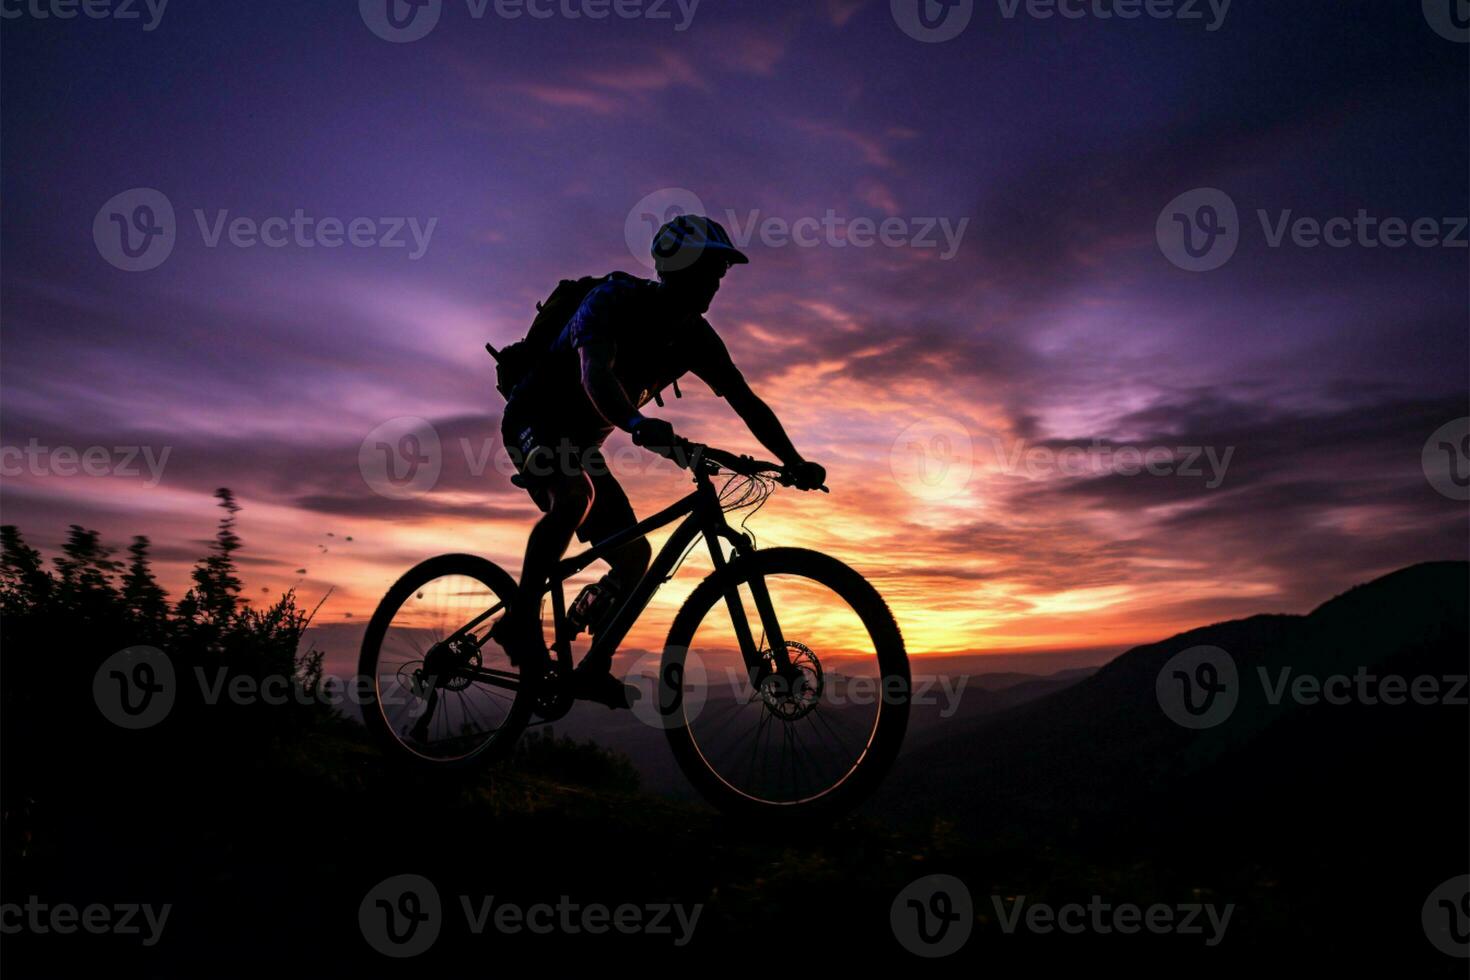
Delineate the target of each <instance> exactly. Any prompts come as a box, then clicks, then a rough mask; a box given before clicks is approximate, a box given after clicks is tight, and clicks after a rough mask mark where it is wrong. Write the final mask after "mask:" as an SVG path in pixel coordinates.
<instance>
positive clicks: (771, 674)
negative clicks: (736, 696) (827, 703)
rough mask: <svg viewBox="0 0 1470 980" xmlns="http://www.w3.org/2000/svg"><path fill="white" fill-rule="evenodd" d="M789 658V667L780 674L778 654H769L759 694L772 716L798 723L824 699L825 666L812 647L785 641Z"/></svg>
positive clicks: (767, 653) (771, 652)
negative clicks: (777, 667) (777, 663)
mask: <svg viewBox="0 0 1470 980" xmlns="http://www.w3.org/2000/svg"><path fill="white" fill-rule="evenodd" d="M786 657H787V660H788V661H789V662H790V667H789V668H788V669H787V670H786V671H785V672H778V671H777V669H776V654H775V652H774V651H770V650H768V651H766V653H765V670H764V671H762V677H761V679H760V685H759V690H758V693H759V695H760V699H761V701H762V702H764V703H765V706H766V709H767V710H768V711H770V712H771V713H772V714H774V715H776V716H777V717H778V718H780V719H782V720H783V721H797V720H798V719H801V718H805V717H806V716H807V715H809V714H811V712H812V711H813V710H815V709H816V707H817V705H818V704H819V703H820V702H821V700H822V688H823V685H824V680H823V677H822V664H821V662H820V661H819V660H818V659H817V655H816V653H814V652H813V651H812V648H811V647H809V646H807V645H806V644H804V643H797V642H796V641H795V640H787V641H786Z"/></svg>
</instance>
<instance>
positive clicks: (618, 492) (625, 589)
mask: <svg viewBox="0 0 1470 980" xmlns="http://www.w3.org/2000/svg"><path fill="white" fill-rule="evenodd" d="M583 469H584V471H585V472H586V473H587V476H588V477H589V478H590V479H591V481H592V490H593V498H592V508H591V510H589V511H588V512H587V519H586V520H584V521H583V522H582V526H581V527H580V528H578V529H577V537H578V538H580V539H581V540H582V541H584V542H586V543H588V544H596V543H597V542H598V541H602V540H605V539H606V538H609V537H611V536H612V535H614V534H616V533H618V532H619V531H621V530H623V529H624V528H629V527H632V526H633V525H634V524H636V523H638V517H637V515H636V514H634V513H633V505H632V504H631V503H629V501H628V495H627V493H625V492H624V491H623V487H622V484H620V483H618V480H617V477H615V476H613V475H612V472H611V471H610V470H609V469H608V467H607V460H606V459H604V458H603V455H602V453H601V451H600V450H598V449H596V448H593V449H589V450H587V452H586V454H585V456H584V458H583ZM652 559H653V547H652V546H651V545H649V543H648V539H647V538H637V539H635V540H633V541H629V542H628V543H627V544H625V545H623V546H622V547H621V548H618V549H617V550H615V551H612V552H609V553H608V555H607V563H608V565H609V566H610V571H609V572H608V574H607V578H606V581H607V582H608V584H609V585H611V586H612V588H613V589H615V590H616V591H617V593H618V595H624V596H625V595H627V594H628V593H629V592H631V591H632V590H633V587H634V586H635V585H637V584H638V581H639V580H640V579H641V578H643V573H644V572H646V571H648V563H649V562H650V561H651V560H652Z"/></svg>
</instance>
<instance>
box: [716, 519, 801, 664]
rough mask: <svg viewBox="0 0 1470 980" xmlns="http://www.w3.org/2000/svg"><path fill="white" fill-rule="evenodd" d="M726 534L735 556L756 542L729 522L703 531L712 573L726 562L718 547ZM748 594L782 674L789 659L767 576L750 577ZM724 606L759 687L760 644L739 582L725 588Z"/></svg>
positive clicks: (753, 548)
mask: <svg viewBox="0 0 1470 980" xmlns="http://www.w3.org/2000/svg"><path fill="white" fill-rule="evenodd" d="M722 537H723V538H728V539H729V540H730V544H731V545H732V547H733V549H734V551H735V554H736V556H737V557H738V556H741V555H749V554H752V553H754V551H755V546H754V545H752V544H751V542H750V539H749V538H747V537H745V536H744V535H742V534H739V533H738V532H736V531H735V530H734V528H731V527H729V526H728V525H727V526H725V527H722V528H720V529H718V530H716V531H713V532H710V531H706V532H705V541H706V542H707V543H708V544H709V553H710V560H711V561H712V562H713V563H714V566H715V574H716V575H718V574H720V573H722V572H723V571H724V570H725V569H726V568H727V567H728V565H729V563H728V562H726V560H725V555H724V551H723V550H722V549H721V548H720V538H722ZM749 584H750V594H751V598H753V599H754V600H755V608H756V612H757V613H758V614H759V615H760V621H761V631H762V632H763V633H764V635H765V641H766V647H767V648H768V649H770V650H771V651H772V653H773V654H774V659H775V663H774V667H775V670H776V673H778V674H783V675H784V674H785V673H786V671H787V670H788V669H789V668H790V661H789V659H788V657H787V654H786V641H785V638H784V637H783V636H782V635H781V624H780V623H779V622H778V621H777V620H776V609H775V607H774V606H773V605H772V604H771V593H770V590H768V589H767V588H766V580H765V579H764V578H762V577H761V576H759V575H756V576H753V577H752V578H751V580H750V583H749ZM725 608H726V609H728V610H729V611H730V622H731V623H732V624H733V625H734V627H735V638H736V639H737V640H738V641H739V642H740V655H741V657H742V658H743V659H744V661H745V672H746V675H747V676H748V677H749V678H750V684H751V687H752V688H758V683H759V681H760V679H761V671H762V669H763V664H762V660H761V651H760V645H759V644H758V643H757V642H756V639H755V637H754V635H752V633H751V631H750V620H749V619H748V618H747V617H746V615H745V603H744V602H743V601H742V600H741V598H740V585H739V583H738V582H731V583H730V586H729V587H728V588H727V589H725Z"/></svg>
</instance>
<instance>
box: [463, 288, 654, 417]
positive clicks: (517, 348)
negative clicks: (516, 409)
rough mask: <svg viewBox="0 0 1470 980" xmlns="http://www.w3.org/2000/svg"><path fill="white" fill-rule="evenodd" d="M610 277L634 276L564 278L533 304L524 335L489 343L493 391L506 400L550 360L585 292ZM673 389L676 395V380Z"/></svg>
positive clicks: (486, 347) (486, 346)
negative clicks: (501, 343) (506, 341)
mask: <svg viewBox="0 0 1470 980" xmlns="http://www.w3.org/2000/svg"><path fill="white" fill-rule="evenodd" d="M610 279H636V277H635V276H630V275H628V273H626V272H614V273H611V274H609V275H606V276H583V277H582V278H581V279H563V280H562V281H561V282H559V283H557V286H556V288H555V289H553V290H552V291H551V295H550V296H548V297H546V298H545V299H544V300H542V301H541V302H539V303H537V304H536V319H534V320H532V321H531V329H530V330H528V331H526V336H525V337H524V338H522V339H521V340H517V341H515V342H514V343H511V344H506V345H505V346H504V347H502V348H500V349H499V350H496V349H495V347H494V346H493V345H491V344H486V345H485V349H486V350H487V351H489V352H490V356H491V357H493V358H495V390H496V391H498V392H500V394H501V396H502V397H503V398H505V399H507V400H508V399H509V398H510V396H511V394H512V393H513V392H514V391H515V390H516V388H517V387H518V386H519V385H520V383H521V382H522V381H524V380H526V378H528V377H530V376H531V373H532V372H533V371H534V370H535V369H536V367H537V366H538V365H541V364H544V363H545V362H546V361H548V360H550V357H551V346H552V345H553V344H555V343H556V339H557V338H558V337H560V336H561V332H562V330H564V329H566V325H567V324H568V323H570V322H571V319H572V317H573V316H574V315H576V312H577V310H578V309H579V308H580V307H581V306H582V301H583V300H585V299H586V298H587V294H588V293H590V292H592V290H594V289H596V288H597V287H598V286H600V285H602V284H603V283H605V282H607V281H608V280H610ZM674 392H675V394H679V385H678V382H675V383H674ZM653 397H654V399H655V401H657V403H658V404H659V405H660V406H662V405H663V403H664V400H663V398H661V397H660V396H659V394H658V393H655V394H654V396H653Z"/></svg>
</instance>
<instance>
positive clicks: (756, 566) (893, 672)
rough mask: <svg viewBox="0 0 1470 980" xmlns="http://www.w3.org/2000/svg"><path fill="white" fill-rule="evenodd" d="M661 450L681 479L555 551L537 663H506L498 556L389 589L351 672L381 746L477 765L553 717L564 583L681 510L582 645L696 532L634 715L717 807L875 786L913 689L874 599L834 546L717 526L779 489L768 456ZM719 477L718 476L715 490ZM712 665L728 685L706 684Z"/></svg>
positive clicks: (437, 562) (510, 584)
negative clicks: (768, 541) (760, 544)
mask: <svg viewBox="0 0 1470 980" xmlns="http://www.w3.org/2000/svg"><path fill="white" fill-rule="evenodd" d="M664 455H666V456H668V457H669V458H671V459H674V460H675V462H676V463H678V464H679V465H680V466H681V467H683V468H685V469H688V470H690V471H691V472H692V474H693V480H694V483H695V489H694V491H693V492H692V493H690V494H689V495H688V496H686V497H684V498H682V499H681V500H679V501H677V502H676V503H674V504H672V505H670V506H668V507H666V508H665V509H663V510H662V511H659V512H658V513H656V514H654V515H652V516H651V517H649V518H647V519H645V520H643V521H640V522H639V523H638V524H636V525H634V526H633V527H630V528H627V529H625V530H623V531H621V532H619V533H617V534H614V535H612V536H610V537H608V538H607V539H606V540H603V541H600V542H598V543H597V544H595V545H593V546H592V547H591V548H588V549H587V550H586V551H583V552H581V553H580V554H576V555H573V556H570V557H567V558H564V559H563V560H562V561H561V563H560V564H559V565H558V566H557V571H556V574H555V575H554V576H553V577H552V580H551V581H549V582H548V583H547V590H546V591H547V592H549V593H550V597H551V614H552V615H551V626H552V643H551V644H550V647H549V650H548V657H547V659H546V661H545V664H544V665H531V664H522V665H517V664H515V663H513V662H512V661H511V660H510V658H509V657H508V656H507V655H506V653H505V651H504V650H503V649H502V648H501V647H500V645H499V644H498V643H496V642H495V641H493V640H490V639H489V633H490V630H491V628H492V626H493V622H494V621H495V620H496V619H497V618H498V616H497V614H502V615H503V614H504V612H505V611H506V609H507V602H508V600H509V599H510V597H511V596H512V595H513V594H514V592H515V581H514V579H512V578H511V576H510V575H509V574H508V573H507V572H506V571H505V570H504V569H502V568H500V567H499V566H498V565H496V564H494V563H493V562H490V561H488V560H486V559H484V558H481V557H477V556H474V555H468V554H450V555H441V556H439V557H437V558H430V559H428V560H426V561H424V562H422V563H420V564H419V565H416V566H415V567H414V568H412V569H410V570H409V571H408V572H407V573H405V574H404V575H403V577H402V578H400V579H399V580H398V582H397V583H395V584H394V585H393V587H392V588H391V589H389V590H388V592H387V594H386V595H385V596H384V597H383V600H382V602H380V603H379V605H378V608H377V610H376V611H375V612H374V614H373V618H372V620H371V622H370V623H369V624H368V628H367V632H366V634H365V635H364V637H363V645H362V653H361V658H360V661H359V670H360V676H362V677H365V678H371V679H372V682H371V683H370V684H366V685H364V687H365V688H366V692H365V693H366V697H365V703H364V708H363V714H364V718H365V720H366V722H367V726H368V728H369V729H370V730H371V731H372V733H373V735H374V736H375V738H377V740H378V741H379V742H380V743H382V744H383V745H384V746H386V747H387V748H388V749H389V751H390V753H392V754H393V755H396V756H397V757H399V758H401V759H404V760H406V761H410V762H412V763H416V764H418V765H419V766H421V767H427V768H429V769H436V770H458V769H466V768H470V767H476V766H481V765H485V764H487V763H489V762H492V761H495V760H499V759H504V758H506V757H507V755H508V754H509V753H510V751H511V749H512V748H513V746H514V743H515V741H516V739H517V738H518V737H519V735H520V734H521V732H522V731H523V730H524V729H525V728H526V727H527V725H528V724H530V723H531V722H532V717H533V715H534V716H536V717H539V718H540V719H542V720H543V722H546V721H555V720H557V719H559V718H561V717H562V716H564V715H565V714H566V713H567V711H569V710H570V708H571V705H572V697H571V693H570V682H569V676H570V673H571V670H572V648H571V644H572V641H573V639H575V627H571V626H568V624H567V619H566V608H565V598H564V595H563V590H562V583H563V582H565V580H566V579H568V578H570V577H572V576H574V575H576V574H577V573H579V572H580V571H582V570H583V569H585V568H586V567H587V566H589V565H590V564H592V562H594V561H596V560H598V559H599V558H601V557H602V556H604V555H606V554H607V553H608V552H609V551H611V550H613V549H615V548H617V547H619V546H620V545H622V544H624V543H626V542H628V541H630V540H634V539H636V538H641V537H645V536H647V535H648V534H650V533H651V532H653V531H656V530H658V529H659V528H662V527H665V526H667V525H669V524H672V523H673V522H674V521H677V520H679V519H680V518H683V519H684V520H683V523H681V524H680V525H679V526H678V527H677V528H676V529H675V530H674V531H673V533H672V534H671V536H670V537H669V539H668V541H667V542H666V543H665V545H664V547H663V548H662V550H661V551H660V552H659V553H658V555H657V556H656V557H655V558H654V560H653V561H652V562H651V564H650V565H649V568H648V571H647V573H646V574H645V575H644V576H643V578H642V579H641V580H640V581H639V583H638V585H637V586H636V587H635V588H633V589H632V590H631V591H630V592H629V593H628V594H627V596H626V597H624V598H622V599H621V601H620V602H619V604H618V605H617V606H616V607H615V608H614V609H613V610H612V611H611V612H610V613H609V615H608V618H607V619H606V620H604V625H603V626H602V628H601V629H600V630H598V631H597V633H596V634H595V635H594V637H593V640H592V648H591V652H600V651H603V650H606V651H609V652H611V651H614V650H616V649H617V648H618V645H619V644H620V643H621V642H622V641H623V639H624V638H625V637H626V636H627V634H628V632H629V630H630V629H631V628H632V627H633V624H634V623H635V622H636V621H637V619H638V617H639V615H641V614H642V612H643V610H644V609H645V608H646V607H647V605H648V603H649V601H650V600H651V599H652V598H653V596H654V594H655V593H656V592H657V591H658V589H659V588H660V587H661V586H662V585H663V584H664V583H665V582H667V581H669V580H671V579H672V577H673V575H674V573H675V572H676V571H677V570H678V568H679V567H680V566H681V565H682V563H683V560H684V557H686V556H687V555H688V553H689V552H690V551H692V550H693V548H694V546H695V545H696V544H697V543H698V540H699V539H700V538H701V537H702V538H703V539H704V540H705V542H706V544H707V545H708V547H709V553H710V558H711V560H712V562H713V564H714V570H713V571H712V572H711V573H710V574H709V576H708V577H706V578H705V579H704V580H703V581H702V582H701V583H700V584H699V585H698V586H697V587H696V588H695V589H694V590H693V591H692V592H691V593H690V595H689V597H688V598H687V599H686V600H685V602H684V604H683V606H682V607H681V608H680V610H679V612H678V614H677V616H676V617H675V619H674V621H673V625H672V627H671V628H670V630H669V633H668V638H667V641H666V643H665V646H664V651H663V654H662V660H661V663H660V667H659V671H658V675H657V679H656V684H655V686H656V697H653V698H650V699H649V701H650V702H651V703H648V704H644V705H643V706H642V713H643V715H644V716H645V720H647V721H650V722H651V723H653V724H657V725H658V726H659V727H662V728H663V729H664V730H665V732H666V734H667V737H668V741H669V745H670V747H671V748H672V750H673V753H674V758H675V760H676V761H677V762H678V765H679V767H680V769H681V770H683V772H684V774H685V776H686V777H687V778H688V779H689V780H690V782H691V783H693V784H694V786H695V787H696V788H697V789H698V790H699V792H700V793H701V794H702V795H703V796H704V797H705V799H707V800H708V801H709V802H710V803H712V804H714V805H715V806H716V807H718V808H719V809H720V810H722V811H724V812H726V813H730V814H745V815H754V814H761V815H766V816H779V815H798V814H799V815H800V816H802V817H804V818H805V817H811V816H815V815H818V814H826V815H837V814H840V813H842V812H845V811H847V810H848V809H850V808H851V807H852V806H854V805H856V804H857V803H858V802H860V801H861V800H862V799H863V798H864V797H866V796H867V795H868V794H869V793H870V792H871V791H872V790H873V789H874V788H875V787H876V786H877V784H878V782H879V781H880V780H881V779H882V778H883V776H884V774H885V773H886V772H887V770H888V769H889V767H890V766H891V765H892V763H893V760H894V758H895V757H896V756H897V754H898V750H899V747H900V745H901V743H902V741H903V736H904V731H905V729H906V727H907V724H908V711H909V700H910V676H909V664H908V656H907V654H906V653H905V651H904V643H903V637H902V635H901V634H900V632H899V628H898V624H897V623H896V622H895V621H894V618H893V615H892V613H891V612H890V611H889V609H888V606H887V604H886V603H885V602H884V600H883V598H882V597H881V596H880V595H879V594H878V592H877V590H876V589H874V588H873V586H872V585H871V584H869V583H868V581H867V580H866V579H864V578H863V577H862V575H860V574H859V573H858V572H856V571H854V570H853V569H852V568H850V567H848V566H847V565H845V564H843V563H842V562H840V561H838V560H837V559H835V558H832V557H830V556H827V555H825V554H822V553H820V552H816V551H810V550H806V549H799V548H772V549H766V550H757V548H756V545H755V540H754V536H753V535H751V534H749V533H747V532H745V531H743V530H737V529H736V528H734V527H731V526H730V524H729V523H728V521H727V520H726V516H725V515H726V512H727V511H732V510H739V509H745V508H748V507H752V506H753V507H755V508H756V509H759V506H760V505H761V504H763V503H764V502H765V499H766V497H767V496H769V495H770V493H771V492H773V491H774V489H775V486H776V485H778V484H779V485H782V486H791V485H792V480H791V477H790V475H789V473H787V471H786V470H785V469H783V468H782V467H781V466H780V465H779V464H776V463H771V462H766V461H763V460H758V459H753V458H751V457H749V456H740V455H736V454H733V453H729V452H726V451H724V450H720V449H716V448H713V447H710V446H703V445H699V444H696V443H687V442H684V443H682V444H681V445H680V446H679V447H677V448H676V449H674V450H671V451H670V452H667V453H664ZM721 475H727V476H728V479H727V480H726V481H725V483H724V485H723V486H722V487H721V488H720V489H719V490H717V489H716V488H715V482H714V481H715V478H716V477H718V476H721ZM821 489H822V490H824V491H825V490H826V489H827V488H826V487H822V488H821ZM752 512H753V511H752ZM747 520H748V516H747ZM743 524H744V522H742V527H743ZM722 542H728V544H729V545H730V548H731V554H730V556H729V557H728V558H727V557H726V555H725V552H724V549H723V548H722ZM544 595H545V593H543V597H544ZM721 600H723V604H724V606H725V609H726V612H727V614H728V623H727V628H728V631H729V632H728V633H727V632H726V631H725V630H722V629H720V628H719V620H721V619H722V617H720V616H718V615H715V616H711V615H709V614H710V613H711V612H712V610H713V609H714V607H715V605H716V604H717V603H719V602H720V601H721ZM834 600H835V601H834ZM544 601H545V600H544V598H543V600H542V602H543V603H544ZM747 602H749V603H750V604H752V605H753V606H754V608H755V610H756V613H757V616H758V620H759V627H760V632H759V635H757V634H756V633H755V632H754V630H753V628H752V621H751V620H750V619H749V618H748V616H747V614H746V609H747V608H749V606H748V605H747ZM777 605H780V606H781V607H782V614H781V616H780V617H779V618H778V616H777V614H776V606H777ZM544 628H545V624H544V622H543V629H544ZM732 639H733V643H732V642H731V641H732ZM819 651H820V652H819ZM589 655H590V654H589ZM720 663H724V664H726V670H725V673H726V676H727V678H728V679H729V681H730V684H729V685H728V690H724V689H722V687H721V686H720V685H719V684H716V683H713V682H707V681H708V679H709V677H710V675H711V674H712V673H714V672H716V668H717V667H718V665H719V664H720ZM701 674H703V675H704V677H705V679H704V680H702V679H701V676H700V675H701ZM636 707H638V706H637V705H635V708H636Z"/></svg>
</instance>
